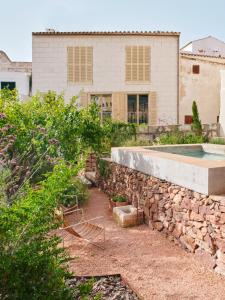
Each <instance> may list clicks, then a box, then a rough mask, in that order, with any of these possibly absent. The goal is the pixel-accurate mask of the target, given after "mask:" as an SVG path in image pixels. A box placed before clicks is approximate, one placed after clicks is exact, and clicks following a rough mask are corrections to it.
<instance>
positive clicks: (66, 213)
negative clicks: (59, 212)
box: [63, 208, 84, 216]
mask: <svg viewBox="0 0 225 300" xmlns="http://www.w3.org/2000/svg"><path fill="white" fill-rule="evenodd" d="M75 211H81V214H82V215H84V210H83V208H77V209H74V210H70V211H68V212H64V213H63V215H64V216H65V215H69V214H71V213H73V212H75Z"/></svg>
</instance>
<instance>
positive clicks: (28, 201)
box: [0, 162, 79, 300]
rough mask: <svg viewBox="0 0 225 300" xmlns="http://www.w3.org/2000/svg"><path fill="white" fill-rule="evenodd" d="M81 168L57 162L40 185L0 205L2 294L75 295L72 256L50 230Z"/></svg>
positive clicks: (27, 296)
mask: <svg viewBox="0 0 225 300" xmlns="http://www.w3.org/2000/svg"><path fill="white" fill-rule="evenodd" d="M78 169H79V167H72V166H69V165H67V164H65V163H64V162H59V163H58V165H56V166H55V167H54V170H53V172H52V173H51V174H49V175H48V177H47V179H46V180H45V181H43V182H42V183H41V184H40V186H39V188H38V189H35V190H33V189H31V188H30V189H29V191H28V193H27V195H26V197H24V198H23V199H21V200H18V201H16V202H14V204H13V205H12V207H4V208H1V209H0V240H1V243H0V298H1V299H3V300H4V299H18V300H19V299H24V300H26V299H34V300H36V299H49V300H51V299H72V297H71V294H70V291H69V289H68V288H67V286H66V285H65V278H66V277H68V276H69V275H70V274H69V273H68V272H67V269H66V262H67V261H68V260H69V258H68V256H67V255H66V253H65V252H64V250H63V249H62V248H60V247H59V243H60V241H61V240H60V238H59V237H56V236H55V235H53V234H49V232H50V231H52V230H54V229H56V228H58V226H59V224H60V223H59V221H58V220H57V219H56V218H55V215H54V211H55V209H56V208H57V205H58V202H59V200H60V196H61V194H62V193H63V191H64V190H65V189H67V188H68V186H69V185H70V182H71V179H72V178H73V176H74V175H76V174H77V172H78Z"/></svg>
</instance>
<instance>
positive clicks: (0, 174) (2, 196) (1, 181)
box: [0, 166, 11, 209]
mask: <svg viewBox="0 0 225 300" xmlns="http://www.w3.org/2000/svg"><path fill="white" fill-rule="evenodd" d="M10 175H11V172H10V170H9V169H8V168H3V167H1V166H0V209H1V207H3V206H6V205H7V194H6V190H5V182H6V179H7V178H8V177H10Z"/></svg>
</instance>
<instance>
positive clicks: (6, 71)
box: [0, 51, 32, 99]
mask: <svg viewBox="0 0 225 300" xmlns="http://www.w3.org/2000/svg"><path fill="white" fill-rule="evenodd" d="M31 69H32V63H31V62H14V61H11V60H10V58H9V57H8V56H7V54H6V53H5V52H4V51H0V89H3V88H9V89H14V88H16V89H17V90H18V92H19V96H20V98H21V99H26V98H27V97H28V96H29V95H30V92H31Z"/></svg>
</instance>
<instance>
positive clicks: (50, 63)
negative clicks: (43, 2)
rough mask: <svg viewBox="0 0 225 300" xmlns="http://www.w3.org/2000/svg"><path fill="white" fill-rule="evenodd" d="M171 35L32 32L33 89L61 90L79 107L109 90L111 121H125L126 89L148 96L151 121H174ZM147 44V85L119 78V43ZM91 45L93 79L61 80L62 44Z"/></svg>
mask: <svg viewBox="0 0 225 300" xmlns="http://www.w3.org/2000/svg"><path fill="white" fill-rule="evenodd" d="M178 43H179V37H177V36H147V37H144V36H88V35H85V36H63V35H58V36H57V35H56V36H51V35H50V36H43V35H33V61H32V66H33V70H32V71H33V93H35V92H36V91H40V92H46V91H48V90H54V91H56V92H57V93H61V92H64V93H65V97H66V99H67V100H68V99H69V98H71V97H72V96H74V95H80V102H81V104H83V105H86V104H87V103H88V100H89V99H90V94H98V93H99V94H112V103H113V104H112V111H113V112H112V113H113V117H114V118H115V119H119V120H123V121H126V120H127V102H126V101H127V93H137V94H138V93H145V94H149V98H150V108H149V116H150V119H151V122H150V123H151V125H153V124H159V123H160V124H162V125H163V124H164V125H166V124H176V123H177V100H178V49H179V48H178V47H179V45H178ZM134 45H140V46H150V47H151V68H150V69H151V74H150V78H151V80H150V82H149V83H126V82H125V47H126V46H134ZM73 46H74V47H75V46H91V47H93V82H92V83H91V84H87V83H84V84H82V83H80V84H71V83H68V82H67V47H73Z"/></svg>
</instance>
